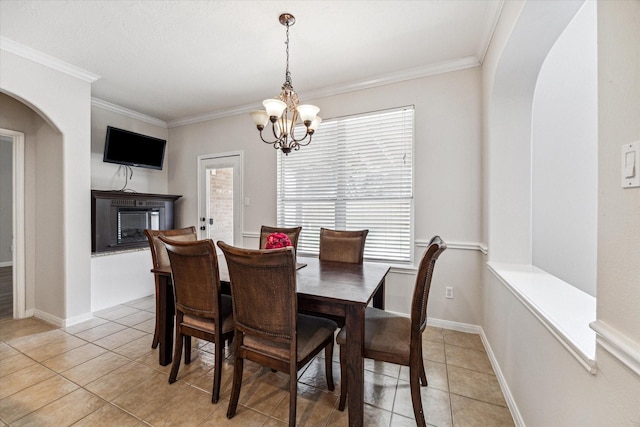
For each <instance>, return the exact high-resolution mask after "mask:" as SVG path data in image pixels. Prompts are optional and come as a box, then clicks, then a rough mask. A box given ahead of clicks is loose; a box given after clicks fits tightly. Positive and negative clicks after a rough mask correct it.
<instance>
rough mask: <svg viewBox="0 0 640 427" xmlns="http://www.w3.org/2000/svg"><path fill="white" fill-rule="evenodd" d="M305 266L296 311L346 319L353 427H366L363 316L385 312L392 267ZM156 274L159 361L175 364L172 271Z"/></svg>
mask: <svg viewBox="0 0 640 427" xmlns="http://www.w3.org/2000/svg"><path fill="white" fill-rule="evenodd" d="M298 263H301V264H306V266H304V267H302V268H299V269H298V270H297V275H296V280H297V292H298V309H299V310H301V311H305V312H315V313H319V314H321V313H325V314H330V315H333V316H339V317H343V318H344V319H345V328H346V332H347V344H346V349H343V351H344V350H346V354H347V361H348V363H347V383H348V384H349V393H348V396H347V398H348V401H347V404H348V408H349V426H352V427H353V426H358V427H360V426H362V425H363V419H364V359H363V357H362V355H363V341H364V311H365V308H366V306H367V305H368V304H369V303H373V305H374V307H377V308H381V309H384V287H385V278H386V275H387V273H388V272H389V269H390V266H389V265H386V264H380V263H370V262H365V263H364V264H362V265H359V264H348V263H342V262H330V261H320V260H319V259H318V258H308V257H298ZM218 265H219V269H220V281H221V284H222V285H223V291H224V288H225V287H226V288H227V289H229V272H228V270H227V263H226V262H225V259H224V256H223V255H219V256H218ZM151 272H152V273H154V274H156V275H158V278H159V279H160V280H159V285H160V286H159V295H158V307H156V310H157V311H158V314H159V319H158V323H159V332H160V334H159V335H160V338H159V347H160V349H159V350H160V352H159V353H160V354H159V362H160V364H161V365H163V366H164V365H168V364H169V363H171V359H172V352H173V329H174V311H175V309H174V299H173V286H172V284H171V267H169V266H163V267H158V268H155V269H153V270H151Z"/></svg>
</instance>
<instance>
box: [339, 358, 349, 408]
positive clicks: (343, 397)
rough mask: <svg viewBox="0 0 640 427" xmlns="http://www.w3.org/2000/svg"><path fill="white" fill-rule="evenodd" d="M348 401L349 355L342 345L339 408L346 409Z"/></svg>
mask: <svg viewBox="0 0 640 427" xmlns="http://www.w3.org/2000/svg"><path fill="white" fill-rule="evenodd" d="M346 403H347V357H346V354H345V352H344V350H343V348H342V346H340V403H338V410H340V411H344V407H345V404H346Z"/></svg>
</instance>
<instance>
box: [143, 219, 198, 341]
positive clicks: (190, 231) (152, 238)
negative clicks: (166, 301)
mask: <svg viewBox="0 0 640 427" xmlns="http://www.w3.org/2000/svg"><path fill="white" fill-rule="evenodd" d="M144 234H145V235H146V236H147V240H148V242H149V249H150V250H151V260H152V263H153V268H158V267H161V265H160V263H162V262H164V260H165V259H167V260H168V256H164V254H160V253H159V252H160V251H166V250H165V249H164V245H163V244H162V242H160V240H159V237H160V236H166V237H169V238H176V237H178V238H183V239H184V238H188V239H189V240H192V241H196V240H198V235H197V232H196V228H195V227H194V226H191V227H185V228H175V229H170V230H150V229H149V230H144ZM153 276H154V279H155V286H156V324H155V327H154V329H153V341H152V342H151V348H156V347H158V342H159V339H160V327H159V322H160V320H159V313H158V307H159V306H160V301H159V292H160V283H159V280H160V279H159V277H158V275H157V274H154V275H153Z"/></svg>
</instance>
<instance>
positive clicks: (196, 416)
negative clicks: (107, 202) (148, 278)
mask: <svg viewBox="0 0 640 427" xmlns="http://www.w3.org/2000/svg"><path fill="white" fill-rule="evenodd" d="M154 310H155V307H154V299H153V298H152V297H147V298H143V299H140V300H136V301H132V302H131V303H127V304H123V305H119V306H117V307H113V308H110V309H107V310H103V311H100V312H97V313H94V314H95V317H94V318H93V319H91V320H90V321H87V322H84V323H82V324H78V325H74V326H71V327H69V328H65V329H59V328H56V327H53V326H51V325H49V324H47V323H44V322H42V321H40V320H37V319H33V318H31V319H23V320H11V319H5V320H1V321H0V425H3V426H4V425H10V426H48V425H50V426H56V427H61V426H70V425H73V426H145V425H152V426H243V427H251V426H265V427H269V426H284V425H286V421H287V419H288V402H289V400H288V391H287V390H288V376H287V375H285V374H282V373H273V372H271V370H269V369H266V368H262V367H260V366H258V365H256V364H252V363H251V362H246V363H245V380H244V381H243V387H242V390H241V393H240V405H239V407H238V411H237V413H236V416H235V417H234V418H233V419H232V420H228V419H227V418H226V411H227V404H228V398H229V395H230V391H231V376H232V363H231V358H230V357H229V354H228V351H227V358H226V360H225V363H224V366H223V371H222V381H223V383H222V389H221V399H220V402H219V403H218V404H212V403H211V386H212V381H213V373H212V370H213V363H214V358H213V345H212V344H210V343H207V342H204V341H197V340H194V344H193V349H192V362H191V364H190V365H188V366H185V365H182V366H181V367H180V372H179V374H178V381H176V382H175V383H174V384H171V385H170V384H168V381H167V379H168V376H169V369H170V366H166V367H162V366H160V365H159V364H158V351H157V350H152V349H151V339H152V333H153V327H154ZM423 344H424V358H425V367H426V371H427V378H428V380H429V387H424V388H422V398H423V405H424V407H425V414H426V419H427V423H428V424H429V425H431V426H456V427H458V426H512V425H514V424H513V420H512V418H511V415H510V413H509V410H508V409H507V407H506V404H505V401H504V397H503V395H502V392H501V390H500V387H499V385H498V381H497V380H496V376H495V375H494V373H493V370H492V368H491V364H490V363H489V359H488V357H487V355H486V352H485V351H484V347H483V345H482V342H481V340H480V338H479V336H478V335H474V334H466V333H461V332H456V331H451V330H446V329H439V328H432V327H429V328H428V329H427V331H426V332H425V334H424V341H423ZM337 353H338V352H337V351H335V354H334V379H335V382H336V390H335V391H334V392H329V391H328V390H327V389H326V384H325V380H324V361H323V360H322V359H319V358H316V359H314V360H312V361H311V362H310V363H309V364H308V365H307V366H306V367H305V368H303V369H302V370H301V371H300V372H299V383H298V408H297V417H298V425H299V426H327V427H328V426H346V425H347V412H346V411H345V412H340V411H338V410H337V406H338V397H339V389H340V386H339V384H340V379H339V376H340V369H339V364H338V363H337V361H338V354H337ZM365 369H366V370H365V402H366V403H365V418H366V419H365V425H366V426H394V427H396V426H398V427H400V426H413V425H415V420H414V419H413V410H412V406H411V394H410V391H409V382H408V372H409V371H408V368H405V367H399V366H397V365H392V364H387V363H380V362H372V361H367V362H366V364H365Z"/></svg>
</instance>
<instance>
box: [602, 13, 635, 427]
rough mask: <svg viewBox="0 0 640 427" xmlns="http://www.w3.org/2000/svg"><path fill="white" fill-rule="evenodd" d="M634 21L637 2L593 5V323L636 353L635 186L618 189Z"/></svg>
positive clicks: (631, 94)
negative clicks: (595, 224) (595, 94)
mask: <svg viewBox="0 0 640 427" xmlns="http://www.w3.org/2000/svg"><path fill="white" fill-rule="evenodd" d="M639 24H640V2H638V1H634V2H623V1H616V2H599V3H598V45H599V50H598V52H599V54H598V55H599V57H598V70H599V71H598V88H599V89H598V97H599V99H598V112H599V119H598V160H599V162H598V192H599V196H598V321H599V322H606V323H607V324H608V325H610V326H612V327H613V328H615V329H616V330H618V331H620V333H621V334H623V335H625V336H627V337H629V339H630V340H631V341H632V343H633V344H635V345H636V348H637V349H638V352H640V188H638V187H636V188H630V189H623V188H621V187H620V175H621V166H620V163H621V161H620V148H621V147H622V145H623V144H628V143H630V142H633V141H638V140H640V73H639V72H638V70H640V47H639V46H640V44H639V43H637V42H638V40H640V25H639ZM638 357H640V356H638ZM638 363H640V361H639V362H638ZM638 395H640V392H638V393H636V396H638ZM636 403H637V401H636ZM638 406H640V405H638ZM637 411H640V408H639V409H637ZM636 414H637V412H636ZM636 423H638V424H640V415H638V416H637V417H636Z"/></svg>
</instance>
